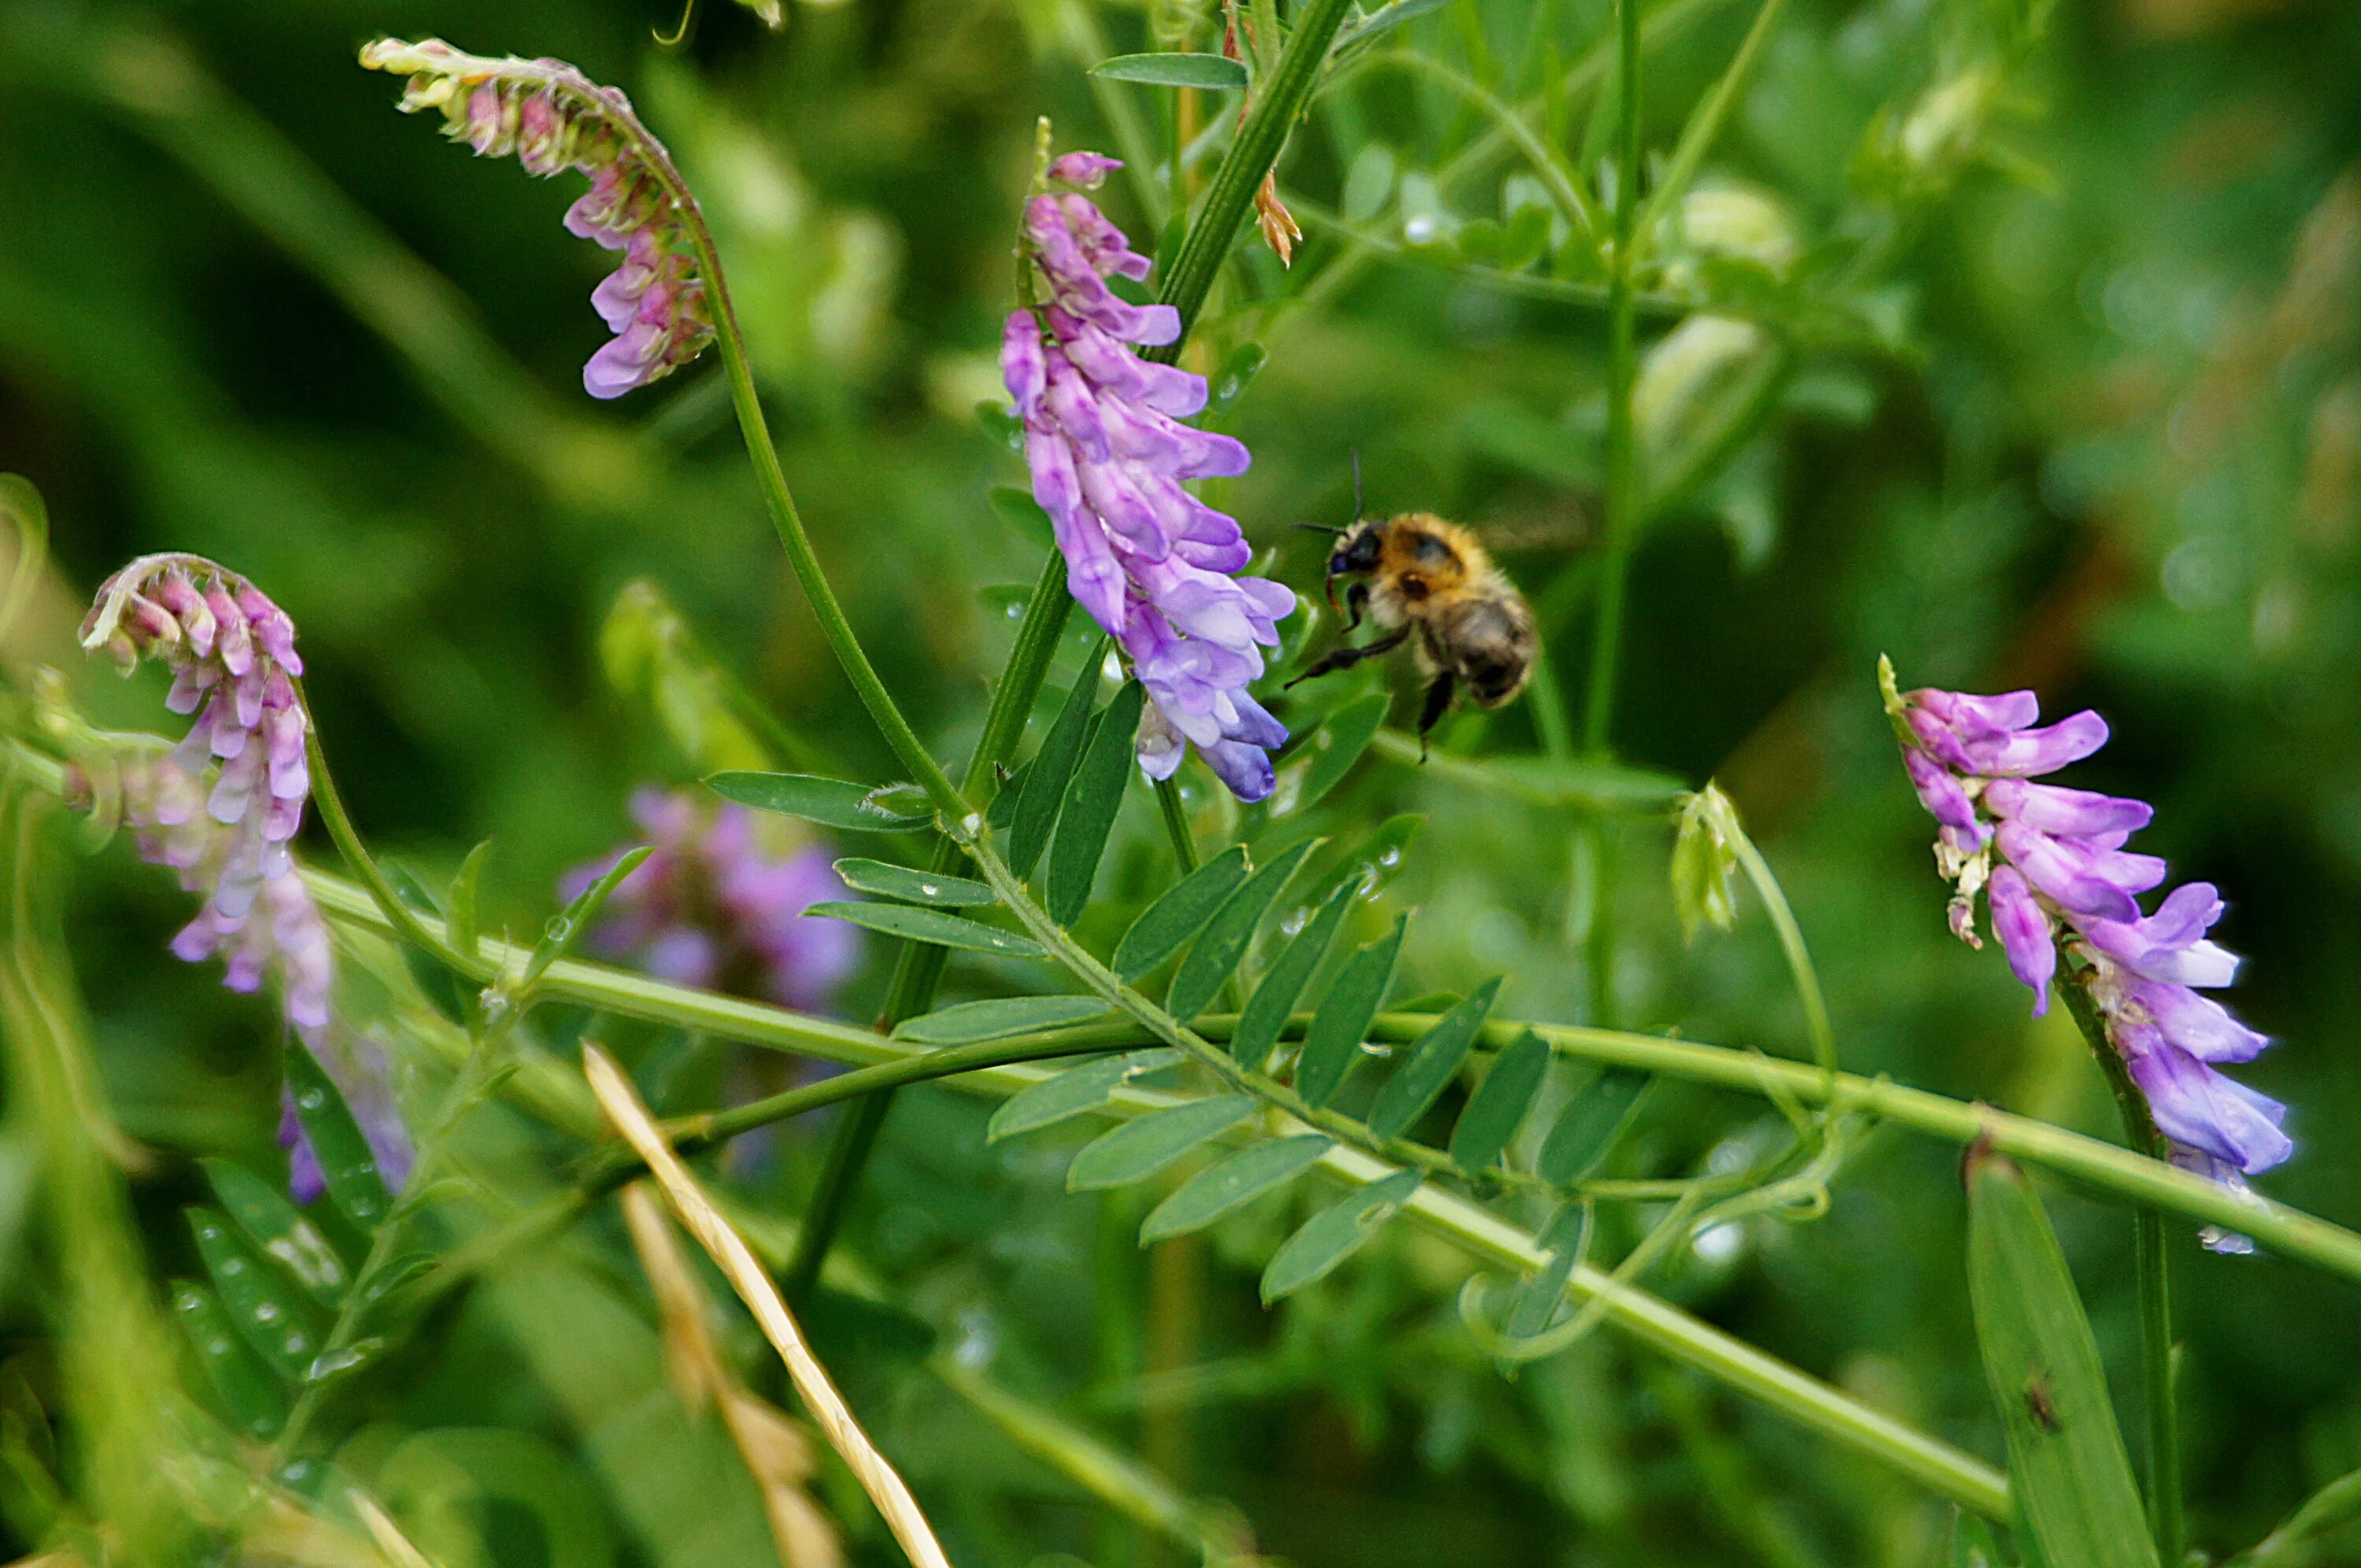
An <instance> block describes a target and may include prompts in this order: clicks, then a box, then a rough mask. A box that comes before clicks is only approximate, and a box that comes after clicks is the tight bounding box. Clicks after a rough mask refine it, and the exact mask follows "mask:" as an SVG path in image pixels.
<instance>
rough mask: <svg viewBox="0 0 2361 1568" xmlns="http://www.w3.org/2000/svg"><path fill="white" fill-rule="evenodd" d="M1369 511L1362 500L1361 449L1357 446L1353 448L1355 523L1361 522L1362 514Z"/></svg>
mask: <svg viewBox="0 0 2361 1568" xmlns="http://www.w3.org/2000/svg"><path fill="white" fill-rule="evenodd" d="M1367 510H1368V508H1367V505H1366V504H1365V503H1364V502H1363V500H1362V499H1361V449H1360V448H1359V447H1357V446H1356V447H1354V448H1353V521H1355V522H1358V521H1361V514H1362V513H1363V512H1364V511H1367Z"/></svg>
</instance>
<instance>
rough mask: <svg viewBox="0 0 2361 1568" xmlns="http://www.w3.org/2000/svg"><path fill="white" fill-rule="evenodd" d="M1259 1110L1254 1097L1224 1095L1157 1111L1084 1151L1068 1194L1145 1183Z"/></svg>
mask: <svg viewBox="0 0 2361 1568" xmlns="http://www.w3.org/2000/svg"><path fill="white" fill-rule="evenodd" d="M1255 1105H1256V1101H1255V1097H1254V1096H1253V1095H1251V1094H1218V1095H1214V1096H1213V1097H1211V1098H1209V1099H1204V1100H1191V1101H1190V1102H1187V1103H1186V1104H1182V1105H1170V1106H1167V1107H1166V1108H1164V1109H1163V1110H1161V1111H1151V1112H1149V1113H1148V1114H1147V1115H1145V1116H1142V1117H1140V1118H1138V1119H1137V1121H1131V1122H1126V1123H1125V1124H1123V1125H1122V1126H1120V1127H1116V1128H1115V1129H1113V1130H1112V1131H1109V1132H1104V1133H1101V1134H1100V1135H1098V1136H1097V1137H1096V1138H1093V1140H1092V1141H1091V1142H1089V1143H1088V1144H1085V1145H1083V1146H1082V1152H1081V1153H1080V1154H1078V1155H1076V1156H1075V1157H1074V1163H1073V1164H1072V1165H1071V1166H1069V1167H1067V1168H1066V1190H1067V1191H1069V1192H1085V1191H1089V1190H1092V1189H1093V1188H1099V1187H1126V1186H1129V1185H1130V1184H1131V1183H1132V1182H1135V1181H1145V1180H1147V1179H1148V1178H1149V1177H1151V1176H1154V1175H1155V1174H1156V1173H1157V1172H1158V1171H1159V1170H1162V1169H1164V1168H1166V1167H1167V1166H1170V1165H1171V1164H1172V1163H1173V1162H1174V1161H1176V1160H1178V1159H1180V1157H1182V1156H1183V1155H1186V1154H1187V1153H1188V1152H1189V1151H1190V1150H1191V1149H1193V1148H1195V1147H1197V1146H1199V1145H1200V1144H1202V1143H1204V1142H1206V1141H1207V1140H1208V1139H1211V1138H1217V1137H1220V1136H1221V1135H1223V1134H1224V1133H1226V1132H1228V1131H1229V1130H1230V1129H1231V1128H1232V1127H1235V1126H1236V1125H1237V1124H1239V1123H1241V1122H1243V1121H1245V1120H1246V1118H1247V1117H1249V1116H1251V1115H1253V1114H1254V1113H1255Z"/></svg>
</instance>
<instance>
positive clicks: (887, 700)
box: [678, 185, 974, 821]
mask: <svg viewBox="0 0 2361 1568" xmlns="http://www.w3.org/2000/svg"><path fill="white" fill-rule="evenodd" d="M678 196H679V199H680V202H681V206H680V214H681V223H682V225H683V227H684V228H685V229H686V232H687V234H688V237H689V244H690V245H691V246H692V247H694V248H695V250H696V251H697V267H698V269H699V270H700V272H701V273H702V275H703V277H704V280H705V289H706V298H707V300H708V302H710V303H711V306H712V310H713V326H714V337H715V342H716V344H717V345H718V346H719V348H720V350H721V367H722V373H723V374H724V375H725V376H727V377H728V378H729V381H730V402H731V403H732V404H733V405H735V407H736V408H737V411H738V427H739V429H740V431H741V433H743V434H744V436H745V439H746V455H747V456H748V457H749V458H750V459H751V460H752V463H753V466H754V483H755V488H758V489H760V490H761V491H762V492H763V505H764V507H766V508H767V509H768V510H769V511H770V514H771V524H772V527H773V528H774V530H775V531H776V532H777V533H778V536H779V543H780V545H781V547H782V548H784V549H785V551H786V553H787V565H788V567H789V568H790V569H791V570H793V571H794V573H795V575H796V583H797V585H798V586H800V587H802V589H803V593H804V600H805V602H806V603H807V604H808V605H810V607H811V612H812V619H813V620H817V621H818V622H819V630H820V635H821V636H822V637H823V638H825V639H827V641H828V645H829V652H833V653H834V654H835V655H836V662H837V663H838V665H839V666H840V668H841V669H842V670H843V671H844V675H845V678H846V679H847V680H849V681H851V683H852V689H853V692H854V693H855V695H857V696H859V697H860V698H861V704H862V707H866V708H867V709H868V710H869V717H870V718H871V719H872V720H873V722H874V723H875V724H876V726H877V728H878V729H879V730H881V731H882V732H883V733H884V737H885V743H886V744H887V745H888V746H890V747H892V748H893V750H894V755H895V757H896V758H897V759H899V760H900V762H901V764H902V766H903V767H904V768H906V769H907V770H908V771H909V774H910V776H911V778H912V779H913V780H915V781H916V782H917V784H918V786H919V787H920V788H921V789H924V790H925V791H926V792H927V795H928V798H929V799H930V800H932V801H933V802H934V804H935V809H936V810H938V811H939V812H941V813H943V814H944V815H945V816H947V817H950V818H951V819H953V820H954V821H957V820H959V819H961V818H963V817H967V816H968V815H969V814H970V813H971V812H972V810H973V809H974V808H973V807H972V806H970V805H969V804H968V802H967V799H966V797H965V796H963V795H961V793H960V791H959V790H958V788H957V787H955V786H954V785H953V784H952V783H951V781H950V775H949V774H948V773H944V772H943V769H942V764H941V763H939V762H936V761H935V759H934V756H933V754H932V753H931V752H929V751H928V750H927V748H926V745H925V743H924V742H922V741H921V740H919V739H918V735H917V730H915V729H911V728H910V721H909V720H908V719H907V718H904V717H903V714H902V709H901V708H900V707H899V706H897V705H896V704H895V701H894V696H893V694H892V693H891V692H888V691H887V690H886V689H885V683H884V680H882V679H880V678H879V676H878V674H877V667H876V666H875V665H874V664H873V663H870V662H869V654H868V652H867V651H866V650H864V649H863V648H862V646H861V640H860V638H859V637H857V636H856V635H854V633H853V630H852V623H851V620H847V619H846V617H845V613H844V607H843V606H842V605H841V604H840V603H838V602H837V598H836V590H835V589H834V588H832V587H829V582H828V576H827V574H826V573H824V572H822V571H821V570H820V564H819V556H818V554H817V553H816V552H815V551H814V550H813V549H812V543H811V536H810V535H809V534H808V533H807V532H805V531H804V521H803V517H802V515H801V514H800V513H798V512H797V511H796V501H795V497H794V496H793V495H792V494H790V493H789V491H788V489H787V476H786V470H785V468H784V467H782V466H780V463H779V449H778V447H777V445H776V444H774V442H773V441H772V439H771V427H770V422H768V421H767V420H766V419H765V418H764V417H763V400H762V395H761V393H760V392H759V391H758V390H757V389H756V388H755V385H754V372H753V368H752V366H751V365H750V364H749V363H748V361H747V358H746V341H745V336H744V334H743V333H742V332H741V330H740V328H739V325H738V310H737V307H736V306H735V305H734V304H732V303H731V302H730V288H729V284H728V282H727V280H725V279H724V278H723V277H722V273H721V257H720V253H719V251H718V250H716V249H715V247H714V244H713V233H712V231H711V230H710V229H708V227H707V226H706V224H705V214H703V213H702V212H700V211H699V210H698V208H697V202H696V199H695V198H694V197H693V196H690V195H689V194H688V190H687V187H686V185H682V186H680V187H679V190H678Z"/></svg>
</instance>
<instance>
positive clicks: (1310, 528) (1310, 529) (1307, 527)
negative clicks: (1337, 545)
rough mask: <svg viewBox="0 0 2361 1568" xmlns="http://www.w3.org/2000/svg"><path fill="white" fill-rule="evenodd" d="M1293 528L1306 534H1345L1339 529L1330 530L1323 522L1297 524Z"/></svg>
mask: <svg viewBox="0 0 2361 1568" xmlns="http://www.w3.org/2000/svg"><path fill="white" fill-rule="evenodd" d="M1295 526H1296V527H1298V528H1300V529H1302V530H1303V531H1304V532H1307V533H1335V534H1342V533H1344V532H1345V530H1344V529H1341V528H1332V527H1331V526H1329V525H1328V524H1327V523H1324V522H1299V523H1297V524H1296V525H1295Z"/></svg>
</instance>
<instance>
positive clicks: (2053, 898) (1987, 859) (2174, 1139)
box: [1884, 670, 2295, 1245]
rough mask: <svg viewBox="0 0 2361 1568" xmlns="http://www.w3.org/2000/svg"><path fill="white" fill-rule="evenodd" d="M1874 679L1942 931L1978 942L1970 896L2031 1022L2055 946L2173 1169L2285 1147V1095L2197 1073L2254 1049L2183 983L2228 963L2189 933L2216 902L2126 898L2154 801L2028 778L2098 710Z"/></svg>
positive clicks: (2207, 980) (2100, 741) (2183, 896)
mask: <svg viewBox="0 0 2361 1568" xmlns="http://www.w3.org/2000/svg"><path fill="white" fill-rule="evenodd" d="M1884 679H1885V685H1886V693H1887V697H1886V701H1887V707H1888V710H1889V711H1890V712H1891V713H1892V715H1893V717H1894V728H1895V731H1896V733H1897V734H1898V735H1900V736H1901V737H1902V740H1903V761H1904V762H1905V765H1906V766H1907V768H1908V769H1909V773H1910V781H1911V783H1912V784H1914V785H1915V786H1916V789H1917V791H1918V798H1919V800H1920V801H1921V802H1923V803H1924V804H1925V806H1926V807H1927V810H1928V811H1929V812H1931V813H1932V814H1933V815H1934V817H1935V819H1936V821H1937V822H1938V824H1940V830H1939V833H1938V837H1937V841H1936V846H1935V856H1936V861H1937V863H1938V866H1939V867H1940V868H1941V870H1942V872H1943V875H1944V876H1945V877H1946V878H1948V879H1949V881H1950V882H1951V883H1952V884H1953V886H1954V887H1955V889H1956V892H1955V894H1954V895H1953V897H1952V900H1951V910H1950V919H1951V929H1952V930H1953V931H1954V932H1955V933H1957V934H1958V936H1959V937H1960V939H1961V940H1963V941H1965V942H1967V943H1969V944H1970V945H1971V946H1976V947H1981V946H1982V939H1981V938H1979V937H1978V935H1977V933H1976V927H1975V896H1976V894H1978V893H1979V892H1982V894H1984V897H1985V901H1986V904H1987V906H1988V907H1989V909H1990V911H1991V914H1992V924H1993V930H1994V931H1996V932H1997V933H1998V934H1999V936H2000V940H2001V946H2002V948H2003V949H2004V951H2005V952H2006V954H2007V956H2008V962H2009V967H2010V969H2011V970H2014V971H2015V974H2016V977H2017V978H2018V979H2019V980H2021V981H2024V982H2025V983H2026V986H2028V987H2030V988H2031V989H2032V991H2033V993H2034V1004H2033V1012H2034V1015H2035V1016H2036V1017H2038V1016H2040V1015H2041V1014H2042V1013H2043V1012H2045V1011H2046V1010H2047V1009H2048V1004H2049V985H2050V982H2051V981H2052V980H2053V978H2055V977H2056V976H2057V973H2058V968H2059V953H2060V948H2061V947H2062V948H2063V951H2064V955H2065V957H2066V959H2067V960H2068V961H2069V963H2070V966H2071V967H2070V970H2069V973H2068V975H2067V977H2066V979H2067V981H2068V983H2070V984H2074V985H2079V986H2081V987H2082V988H2083V989H2084V990H2085V992H2087V993H2088V995H2089V996H2090V998H2091V1001H2092V1004H2093V1007H2094V1009H2095V1011H2096V1012H2097V1014H2098V1015H2099V1017H2100V1019H2101V1020H2102V1021H2103V1024H2104V1025H2105V1028H2106V1035H2107V1039H2108V1042H2109V1044H2111V1045H2112V1046H2113V1047H2114V1049H2115V1051H2116V1053H2117V1054H2118V1055H2120V1056H2121V1057H2122V1058H2123V1059H2124V1062H2125V1066H2126V1067H2127V1068H2128V1069H2129V1070H2130V1074H2131V1078H2132V1080H2133V1081H2134V1082H2135V1083H2136V1084H2137V1085H2138V1086H2139V1089H2140V1092H2141V1093H2142V1094H2143V1095H2144V1096H2145V1097H2146V1099H2147V1105H2148V1112H2149V1114H2150V1115H2151V1116H2152V1117H2153V1118H2154V1120H2155V1122H2156V1125H2157V1128H2158V1131H2159V1132H2161V1133H2162V1134H2163V1135H2165V1136H2166V1138H2168V1139H2169V1140H2170V1142H2171V1144H2172V1146H2173V1149H2174V1158H2175V1161H2176V1163H2179V1164H2181V1165H2183V1166H2186V1167H2188V1168H2191V1169H2194V1170H2197V1171H2199V1172H2201V1173H2202V1174H2205V1175H2208V1176H2211V1177H2213V1179H2217V1180H2221V1181H2224V1182H2226V1183H2228V1184H2230V1185H2233V1186H2238V1187H2243V1186H2244V1182H2243V1181H2242V1180H2241V1178H2242V1176H2251V1175H2254V1174H2256V1173H2257V1172H2259V1171H2264V1170H2268V1169H2269V1168H2271V1167H2273V1166H2275V1165H2278V1164H2279V1162H2280V1161H2282V1160H2284V1159H2286V1158H2287V1157H2289V1155H2290V1154H2292V1153H2293V1152H2294V1147H2295V1146H2294V1144H2293V1143H2292V1142H2291V1141H2290V1139H2289V1137H2288V1135H2287V1134H2286V1133H2284V1132H2283V1131H2281V1130H2280V1124H2281V1123H2282V1122H2283V1121H2284V1120H2285V1118H2286V1115H2287V1109H2286V1107H2285V1106H2283V1105H2281V1104H2279V1102H2277V1101H2274V1100H2271V1099H2268V1098H2267V1097H2265V1096H2264V1095H2261V1094H2258V1093H2257V1092H2255V1091H2253V1090H2251V1089H2248V1088H2246V1086H2244V1085H2243V1084H2240V1083H2237V1082H2235V1081H2233V1080H2230V1079H2228V1078H2226V1077H2224V1076H2223V1075H2222V1074H2221V1073H2220V1072H2217V1071H2216V1070H2214V1067H2213V1064H2214V1063H2217V1062H2243V1061H2249V1060H2252V1059H2253V1058H2254V1057H2255V1056H2256V1055H2257V1053H2259V1052H2260V1051H2261V1050H2262V1049H2263V1047H2265V1046H2267V1045H2268V1044H2269V1043H2270V1042H2269V1041H2268V1039H2267V1038H2266V1037H2265V1036H2262V1035H2259V1034H2257V1033H2256V1032H2255V1031H2254V1030H2252V1029H2249V1028H2247V1027H2246V1025H2243V1024H2241V1023H2239V1022H2238V1021H2237V1019H2235V1018H2234V1017H2232V1016H2231V1015H2230V1014H2229V1012H2228V1011H2227V1010H2226V1009H2224V1007H2223V1006H2222V1005H2221V1004H2220V1003H2216V1002H2213V1001H2212V1000H2210V999H2208V998H2206V997H2203V996H2201V995H2199V994H2198V992H2200V991H2211V990H2216V989H2219V988H2220V987H2223V986H2226V985H2228V984H2230V983H2231V982H2232V981H2234V980H2235V978H2236V976H2237V971H2238V959H2236V958H2235V956H2234V955H2232V954H2231V953H2229V952H2228V951H2226V950H2225V949H2224V948H2221V947H2219V946H2217V945H2216V944H2215V943H2213V942H2212V941H2210V940H2208V939H2207V938H2206V932H2207V931H2208V930H2209V929H2210V928H2211V927H2213V923H2214V922H2215V921H2216V920H2218V919H2220V918H2221V915H2222V908H2223V905H2222V900H2221V898H2220V896H2219V895H2218V894H2216V893H2215V891H2214V889H2213V886H2212V885H2211V884H2209V883H2188V884H2186V885H2184V886H2181V887H2179V888H2176V889H2174V890H2173V891H2172V892H2171V893H2169V894H2167V895H2166V896H2165V898H2164V899H2163V900H2162V901H2161V903H2159V904H2158V906H2157V908H2156V911H2155V913H2153V914H2144V913H2142V911H2141V908H2140V905H2139V895H2140V894H2145V893H2147V892H2150V891H2152V890H2153V889H2155V888H2157V887H2158V886H2159V885H2160V884H2161V883H2163V882H2164V880H2165V874H2166V866H2165V863H2164V861H2161V860H2159V859H2158V858H2157V857H2156V856H2153V855H2142V854H2135V853H2133V852H2131V851H2129V850H2125V848H2124V845H2125V842H2126V841H2127V840H2128V839H2130V837H2131V836H2132V835H2133V834H2134V833H2136V832H2137V831H2139V830H2140V829H2141V828H2145V827H2147V824H2148V819H2149V818H2150V817H2152V816H2153V815H2154V808H2153V807H2151V806H2148V805H2147V803H2146V802H2144V801H2137V800H2127V799H2124V798H2121V797H2118V796H2114V795H2100V794H2096V793H2093V792H2092V791H2089V790H2079V789H2068V788H2064V787H2061V786H2059V785H2056V784H2037V783H2035V782H2033V781H2035V780H2036V779H2038V778H2040V777H2042V776H2043V775H2045V774H2048V773H2055V772H2057V771H2058V770H2059V769H2060V768H2062V767H2065V766H2066V765H2068V764H2069V763H2071V762H2080V761H2081V760H2082V759H2083V758H2085V757H2088V756H2090V755H2091V754H2092V752H2094V751H2098V750H2099V748H2100V747H2102V746H2103V745H2104V744H2106V740H2107V725H2106V721H2105V720H2104V719H2103V718H2100V717H2099V716H2098V715H2097V714H2096V713H2092V712H2089V711H2087V710H2086V711H2084V712H2081V713H2077V714H2074V715H2071V716H2070V717H2069V718H2063V719H2060V720H2059V721H2058V722H2057V723H2055V724H2051V725H2048V726H2037V720H2038V719H2039V718H2040V705H2039V703H2038V701H2037V698H2036V697H2035V696H2034V694H2033V693H2031V692H2029V691H2026V692H2011V693H2008V694H2006V695H2004V696H1967V695H1964V694H1961V693H1959V692H1949V691H1940V690H1936V689H1933V688H1927V689H1923V690H1919V691H1914V692H1908V693H1900V692H1896V691H1895V690H1894V683H1893V679H1892V673H1891V671H1890V670H1889V671H1886V672H1884ZM2223 1242H2224V1245H2235V1239H2234V1238H2223Z"/></svg>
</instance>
